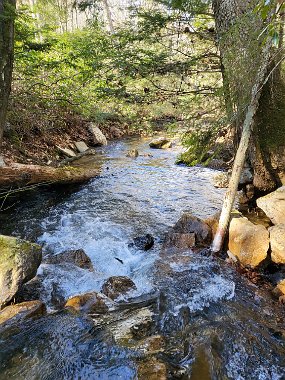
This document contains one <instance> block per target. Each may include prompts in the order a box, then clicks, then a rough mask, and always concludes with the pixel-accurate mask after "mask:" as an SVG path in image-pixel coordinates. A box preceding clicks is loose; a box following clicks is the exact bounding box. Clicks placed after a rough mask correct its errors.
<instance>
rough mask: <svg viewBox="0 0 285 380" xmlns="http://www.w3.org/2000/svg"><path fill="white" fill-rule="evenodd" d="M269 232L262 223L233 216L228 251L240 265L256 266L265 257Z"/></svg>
mask: <svg viewBox="0 0 285 380" xmlns="http://www.w3.org/2000/svg"><path fill="white" fill-rule="evenodd" d="M268 249H269V233H268V231H267V230H266V228H265V227H264V226H262V225H255V224H253V223H251V222H250V221H249V220H248V219H247V218H240V217H238V218H233V219H232V220H231V222H230V228H229V251H230V254H232V255H233V256H235V257H236V258H237V259H238V260H239V261H240V263H241V264H242V265H244V266H247V265H248V266H250V267H256V266H257V265H258V264H260V263H261V262H262V261H263V260H264V259H265V258H266V257H267V251H268Z"/></svg>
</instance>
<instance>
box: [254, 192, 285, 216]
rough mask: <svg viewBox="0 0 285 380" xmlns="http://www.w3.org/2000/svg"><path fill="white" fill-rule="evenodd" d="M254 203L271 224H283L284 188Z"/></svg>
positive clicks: (284, 210)
mask: <svg viewBox="0 0 285 380" xmlns="http://www.w3.org/2000/svg"><path fill="white" fill-rule="evenodd" d="M256 203H257V206H258V207H259V208H261V210H263V211H264V212H265V214H266V215H267V216H268V217H269V218H270V220H271V221H272V223H273V224H283V223H284V224H285V186H282V187H280V188H279V189H277V190H276V191H273V192H272V193H270V194H268V195H265V196H264V197H261V198H258V199H257V201H256Z"/></svg>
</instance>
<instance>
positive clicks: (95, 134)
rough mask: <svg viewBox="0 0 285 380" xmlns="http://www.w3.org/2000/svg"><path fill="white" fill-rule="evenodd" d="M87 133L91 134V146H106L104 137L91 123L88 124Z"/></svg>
mask: <svg viewBox="0 0 285 380" xmlns="http://www.w3.org/2000/svg"><path fill="white" fill-rule="evenodd" d="M88 129H89V131H90V132H91V134H92V138H93V144H94V145H107V144H108V143H107V139H106V136H105V135H104V134H103V133H102V131H101V130H100V129H99V128H98V127H97V126H96V125H95V124H93V123H90V124H89V126H88Z"/></svg>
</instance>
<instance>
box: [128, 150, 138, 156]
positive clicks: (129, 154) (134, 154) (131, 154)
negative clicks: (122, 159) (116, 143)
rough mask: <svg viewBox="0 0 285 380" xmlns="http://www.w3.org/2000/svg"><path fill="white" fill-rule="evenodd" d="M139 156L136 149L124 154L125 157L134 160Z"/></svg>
mask: <svg viewBox="0 0 285 380" xmlns="http://www.w3.org/2000/svg"><path fill="white" fill-rule="evenodd" d="M138 156H139V152H138V150H137V149H131V150H129V151H128V153H127V154H126V157H132V158H136V157H138Z"/></svg>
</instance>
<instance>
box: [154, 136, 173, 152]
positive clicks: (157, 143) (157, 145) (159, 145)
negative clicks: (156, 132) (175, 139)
mask: <svg viewBox="0 0 285 380" xmlns="http://www.w3.org/2000/svg"><path fill="white" fill-rule="evenodd" d="M169 143H170V140H169V139H167V138H166V137H159V138H158V139H154V140H152V141H151V142H150V143H149V146H150V148H153V149H163V146H165V147H167V146H166V144H169Z"/></svg>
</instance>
